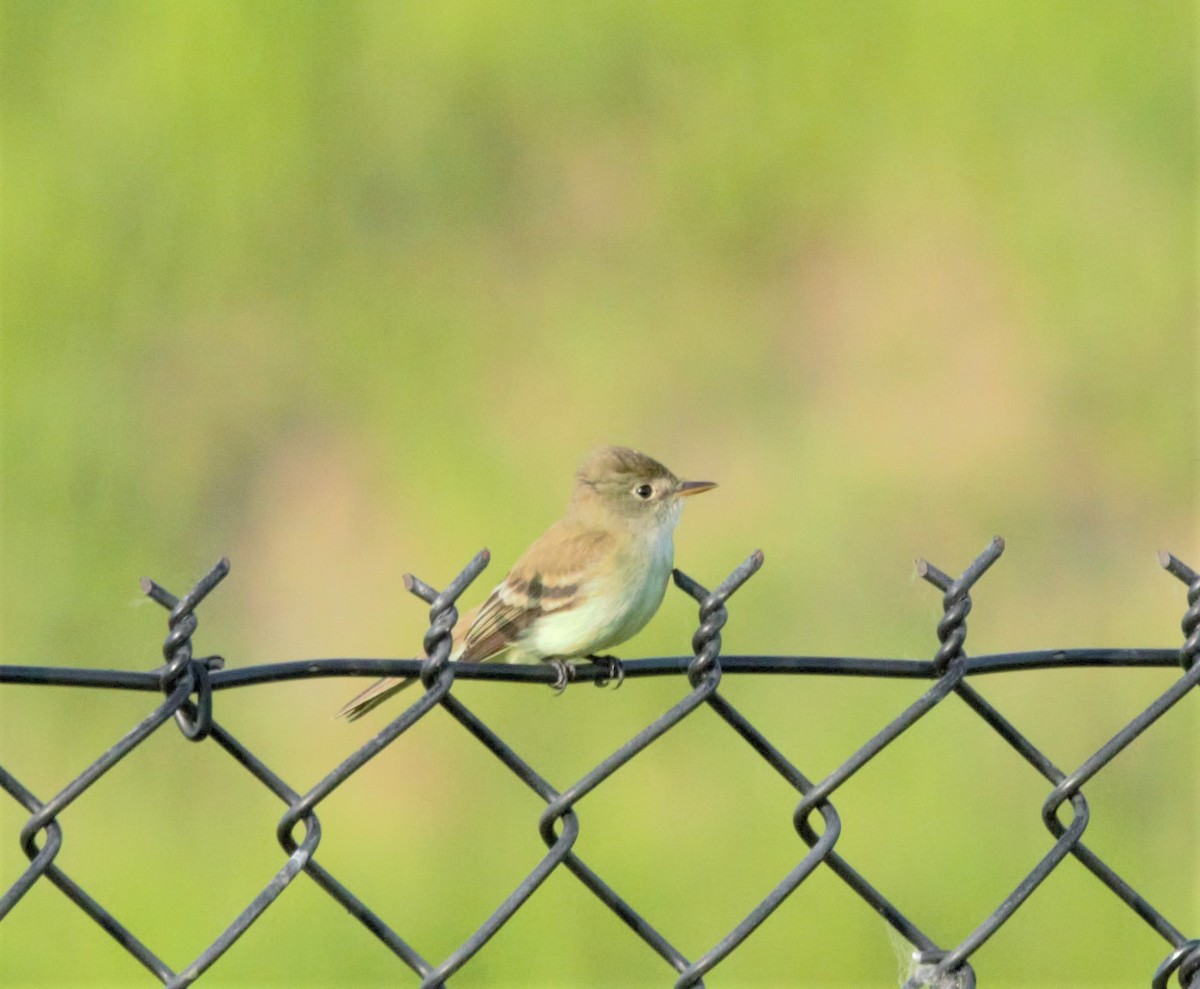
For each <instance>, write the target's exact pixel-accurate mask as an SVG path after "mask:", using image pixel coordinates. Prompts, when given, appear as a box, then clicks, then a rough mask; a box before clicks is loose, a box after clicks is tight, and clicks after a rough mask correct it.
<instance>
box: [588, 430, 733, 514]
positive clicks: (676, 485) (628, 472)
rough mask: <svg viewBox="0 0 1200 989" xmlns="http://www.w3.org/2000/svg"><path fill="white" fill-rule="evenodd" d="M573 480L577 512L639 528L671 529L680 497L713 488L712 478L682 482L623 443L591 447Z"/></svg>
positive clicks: (679, 503)
mask: <svg viewBox="0 0 1200 989" xmlns="http://www.w3.org/2000/svg"><path fill="white" fill-rule="evenodd" d="M575 482H576V483H575V494H574V498H573V499H572V507H573V508H575V509H576V510H577V511H599V512H603V513H605V514H607V515H609V517H613V518H617V519H620V520H622V521H624V522H625V523H626V524H627V525H629V526H631V527H633V528H638V529H658V528H660V527H661V526H663V525H669V526H671V527H672V528H674V526H675V524H676V523H677V522H678V521H679V514H680V512H681V511H682V510H683V499H684V498H687V497H690V496H691V495H694V494H700V493H701V492H703V491H711V490H712V489H713V488H715V487H716V484H715V483H714V482H713V481H681V480H680V479H679V478H678V477H676V476H675V475H674V474H672V473H671V472H670V471H669V470H667V468H666V467H664V466H663V465H662V464H660V463H659V462H658V461H657V460H655V459H653V458H652V457H647V456H646V455H645V454H644V453H639V452H638V451H637V450H631V449H629V448H628V447H624V446H602V447H600V448H599V449H597V450H593V451H592V452H591V453H590V454H588V457H587V459H586V460H584V462H583V464H582V465H581V466H580V468H579V470H578V471H577V472H576V474H575Z"/></svg>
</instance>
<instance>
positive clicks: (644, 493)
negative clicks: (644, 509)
mask: <svg viewBox="0 0 1200 989" xmlns="http://www.w3.org/2000/svg"><path fill="white" fill-rule="evenodd" d="M633 493H634V494H635V495H637V496H638V497H639V498H641V499H642V501H646V500H647V499H648V498H649V497H650V496H651V495H652V494H654V489H653V488H652V487H650V485H649V484H639V485H638V486H637V487H636V488H634V489H633Z"/></svg>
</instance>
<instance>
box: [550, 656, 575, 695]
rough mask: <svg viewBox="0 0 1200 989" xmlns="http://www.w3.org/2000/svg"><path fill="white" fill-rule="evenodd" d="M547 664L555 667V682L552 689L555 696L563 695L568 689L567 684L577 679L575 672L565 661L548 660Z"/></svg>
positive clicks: (551, 685)
mask: <svg viewBox="0 0 1200 989" xmlns="http://www.w3.org/2000/svg"><path fill="white" fill-rule="evenodd" d="M546 662H547V663H549V664H550V665H551V666H553V667H554V682H553V683H552V684H550V687H551V689H552V690H553V691H554V693H555V694H561V693H562V692H563V691H564V690H566V689H567V684H568V683H570V682H571V681H572V680H573V679H575V677H574V671H573V670H572V669H571V667H570V666H569V665H568V663H567V661H566V660H565V659H548V660H546Z"/></svg>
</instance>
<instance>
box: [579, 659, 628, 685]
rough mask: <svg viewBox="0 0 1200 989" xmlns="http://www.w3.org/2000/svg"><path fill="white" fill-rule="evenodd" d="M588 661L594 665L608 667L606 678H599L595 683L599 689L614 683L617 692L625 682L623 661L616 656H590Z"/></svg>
mask: <svg viewBox="0 0 1200 989" xmlns="http://www.w3.org/2000/svg"><path fill="white" fill-rule="evenodd" d="M588 659H590V660H591V661H592V662H593V663H599V664H600V665H601V666H606V667H608V672H607V673H606V674H605V675H604V676H602V677H597V678H596V679H595V680H594V681H593V682H594V683H595V684H596V686H597V687H607V686H608V685H609V684H610V683H612V684H614V686H613V690H616V689H617V687H619V686H621V684H623V683H624V682H625V667H624V666H622V665H621V661H620V660H619V659H617V657H616V656H588Z"/></svg>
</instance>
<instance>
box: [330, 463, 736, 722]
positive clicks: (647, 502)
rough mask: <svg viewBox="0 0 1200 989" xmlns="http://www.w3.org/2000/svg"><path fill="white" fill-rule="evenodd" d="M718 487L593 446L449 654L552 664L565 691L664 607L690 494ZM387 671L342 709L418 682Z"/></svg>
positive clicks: (458, 630) (612, 669) (615, 669)
mask: <svg viewBox="0 0 1200 989" xmlns="http://www.w3.org/2000/svg"><path fill="white" fill-rule="evenodd" d="M715 487H716V483H715V482H713V481H684V480H680V479H679V478H678V477H676V476H675V475H674V474H673V473H671V471H669V470H668V469H667V468H666V467H664V466H663V465H662V464H661V463H659V462H658V461H657V460H655V459H654V458H652V457H649V456H647V455H646V454H644V453H640V452H638V451H637V450H632V449H630V448H629V447H624V446H603V447H599V448H598V449H596V450H593V451H592V452H591V453H590V454H588V456H587V457H586V458H585V459H584V461H583V463H582V464H581V466H580V467H579V469H578V471H576V473H575V486H574V489H573V491H572V493H571V499H570V502H569V503H568V505H567V510H566V513H565V514H564V515H563V517H562V518H561V519H559V520H558V521H557V522H555V523H554V524H553V525H552V526H550V528H549V529H547V530H546V531H545V532H544V533H543V534H542V535H541V536H540V537H538V539H536V540H535V541H534V542H533V543H532V544H531V545H530V547H529V548H528V549H527V550H526V551H525V553H524V554H523V555H522V556H521V557H520V558H519V559H518V560H517V562H516V563H515V564H514V565H513V567H512V569H511V570H509V572H508V573H507V574H506V575H505V577H504V579H503V580H502V581H501V582H500V583H499V585H497V587H496V588H495V589H494V590H493V591H492V592H491V594H490V595H489V596H488V597H487V599H486V600H485V601H484V602H483V603H482V604H480V605H478V606H477V607H476V608H474V609H472V610H471V611H469V612H467V613H466V614H465V615H463V616H462V618H461V619H460V620H459V621H458V623H457V624H456V625H455V628H454V633H453V644H452V646H451V653H450V658H451V660H459V661H462V662H474V663H481V662H491V661H496V662H507V663H527V662H546V663H550V664H552V665H553V666H555V668H556V669H557V671H558V676H557V678H556V681H555V684H554V686H555V688H556V690H558V691H559V692H561V691H562V689H564V688H565V687H566V684H567V682H568V680H569V670H568V667H567V660H571V659H583V658H586V659H589V660H591V661H593V662H597V663H606V664H608V667H609V669H608V677H607V678H606V679H611V680H615V681H616V683H617V685H618V686H619V685H620V683H621V680H622V679H623V678H624V671H623V670H622V668H621V665H620V662H619V661H618V660H616V659H614V658H613V657H611V656H602V655H600V654H601V653H602V652H603V651H604V650H606V649H610V648H612V647H613V646H616V645H619V644H621V643H622V642H625V641H626V640H627V639H629V638H631V637H632V636H633V635H635V634H637V633H638V632H640V631H641V630H642V629H643V628H644V627H645V625H646V623H647V622H648V621H650V619H651V618H652V617H653V616H654V613H655V612H656V611H657V610H658V606H659V605H660V604H661V603H662V599H663V595H664V594H665V593H666V589H667V580H668V578H669V577H670V574H671V570H672V567H673V566H674V558H675V542H674V533H675V527H676V526H677V525H678V524H679V517H680V514H681V513H682V511H683V502H684V499H686V498H690V497H691V496H693V495H697V494H700V493H701V492H704V491H710V490H712V489H713V488H715ZM414 682H415V679H414V678H412V677H384V678H383V679H381V680H379V681H378V682H376V683H374V684H372V685H371V686H370V687H368V688H367V689H366V690H364V691H363V692H362V693H360V694H358V695H357V696H356V697H354V698H353V699H351V700H350V701H349V703H347V704H346V705H345V706H344V707H343V708H342V710H341V711H340V712H339V716H340V717H344V718H346V719H348V720H350V721H354V720H356V719H358V718H360V717H362V716H363V715H364V714H367V713H368V712H369V711H372V710H374V708H376V707H377V706H378V705H380V704H382V703H383V702H384V701H385V700H387V699H388V698H389V697H391V696H392V695H393V694H395V693H397V692H398V691H400V690H403V689H404V688H405V687H407V686H409V685H410V684H412V683H414Z"/></svg>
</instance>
